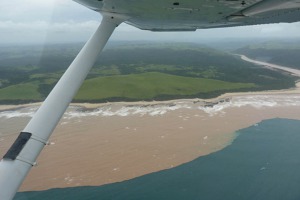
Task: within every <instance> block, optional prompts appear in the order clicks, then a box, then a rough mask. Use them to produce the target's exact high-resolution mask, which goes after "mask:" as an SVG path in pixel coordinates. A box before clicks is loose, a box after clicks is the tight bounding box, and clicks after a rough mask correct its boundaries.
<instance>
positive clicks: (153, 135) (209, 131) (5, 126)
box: [0, 83, 300, 191]
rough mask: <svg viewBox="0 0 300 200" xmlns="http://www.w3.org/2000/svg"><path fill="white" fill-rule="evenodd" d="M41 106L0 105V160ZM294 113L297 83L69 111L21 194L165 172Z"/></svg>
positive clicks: (298, 107)
mask: <svg viewBox="0 0 300 200" xmlns="http://www.w3.org/2000/svg"><path fill="white" fill-rule="evenodd" d="M39 105H40V103H33V104H24V105H0V114H1V113H2V114H3V115H2V117H1V115H0V153H1V155H0V156H2V155H3V154H4V153H5V152H6V150H7V149H8V148H9V146H10V145H11V144H12V142H13V141H14V139H15V137H16V136H17V135H18V134H17V133H19V132H20V131H21V130H22V128H23V127H24V125H25V124H26V123H27V121H28V120H29V119H30V116H31V115H32V114H33V113H34V112H35V110H36V109H37V107H38V106H39ZM299 113H300V83H297V87H296V88H293V89H288V90H277V91H262V92H239V93H226V94H223V95H221V96H219V97H217V98H213V99H205V100H204V99H178V100H170V101H152V102H144V101H140V102H117V103H101V104H89V103H72V104H71V106H70V107H69V109H68V111H67V112H66V114H65V115H64V117H63V119H62V120H61V121H60V123H59V125H58V126H57V128H56V130H55V131H54V134H53V136H51V139H50V144H51V145H49V146H47V147H46V148H45V149H44V150H43V152H42V154H41V155H40V157H39V159H38V163H39V165H38V167H34V168H33V170H32V171H31V172H30V174H29V176H28V177H27V179H26V180H25V182H24V184H23V185H22V187H21V191H36V190H46V189H51V188H64V187H75V186H98V185H104V184H109V183H114V182H120V181H123V180H128V179H132V178H135V177H138V176H142V175H145V174H148V173H151V172H156V171H160V170H164V169H169V168H172V167H175V166H178V165H181V164H183V163H187V162H190V161H192V160H194V159H196V158H198V157H199V156H203V155H207V154H210V153H212V152H216V151H219V150H221V149H223V148H224V147H226V146H227V145H229V144H230V143H231V142H232V141H233V140H234V138H235V137H236V134H235V132H236V131H238V130H240V129H244V128H246V127H249V126H251V125H254V124H256V123H259V122H260V121H262V120H265V119H271V118H288V119H297V120H300V116H299ZM10 114H12V115H10ZM8 116H9V117H8ZM45 171H47V173H45Z"/></svg>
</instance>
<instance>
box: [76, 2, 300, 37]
mask: <svg viewBox="0 0 300 200" xmlns="http://www.w3.org/2000/svg"><path fill="white" fill-rule="evenodd" d="M74 1H76V2H78V3H80V4H82V5H84V6H86V7H88V8H90V9H92V10H95V11H97V12H100V13H118V14H122V15H126V16H127V17H128V20H126V23H127V24H130V25H133V26H135V27H137V28H140V29H143V30H151V31H190V30H196V29H206V28H218V27H232V26H244V25H255V24H268V23H279V22H287V23H290V22H297V21H300V0H151V1H150V0H74Z"/></svg>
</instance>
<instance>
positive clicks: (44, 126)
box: [0, 0, 300, 200]
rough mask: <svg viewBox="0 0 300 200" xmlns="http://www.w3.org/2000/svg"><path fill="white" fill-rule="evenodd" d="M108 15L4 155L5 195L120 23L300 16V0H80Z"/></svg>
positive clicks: (243, 21) (195, 23)
mask: <svg viewBox="0 0 300 200" xmlns="http://www.w3.org/2000/svg"><path fill="white" fill-rule="evenodd" d="M75 1H76V2H78V3H80V4H83V5H84V6H86V7H88V8H90V9H92V10H95V11H97V12H100V13H101V14H102V15H103V19H102V22H101V25H100V26H99V28H98V29H97V31H96V32H95V34H94V35H93V36H92V37H91V38H90V40H89V41H88V42H87V43H86V44H85V46H84V47H83V48H82V50H81V51H80V53H79V54H78V55H77V57H76V58H75V60H74V61H73V62H72V64H71V65H70V66H69V68H68V70H67V71H66V72H65V73H64V75H63V76H62V78H61V79H60V80H59V82H58V83H57V84H56V86H55V87H54V88H53V90H52V91H51V93H50V94H49V95H48V97H47V98H46V100H45V101H44V102H43V104H42V106H41V107H40V108H39V110H38V111H37V112H36V113H35V115H34V116H33V118H32V119H31V120H30V122H29V123H28V124H27V126H26V127H25V128H24V130H23V131H22V132H21V133H20V135H19V137H18V138H17V140H16V141H15V143H14V144H13V145H12V146H11V148H10V149H9V150H8V151H7V153H6V154H5V155H4V157H3V159H2V160H1V161H0V199H1V200H11V199H13V197H14V195H15V193H16V192H17V190H18V188H19V187H20V185H21V184H22V182H23V180H24V179H25V177H26V176H27V174H28V172H29V170H30V169H31V168H32V167H33V166H35V165H36V159H37V157H38V155H39V154H40V152H41V151H42V149H43V148H44V146H45V145H46V144H48V142H47V141H48V139H49V137H50V136H51V134H52V132H53V130H54V128H55V127H56V125H57V123H58V122H59V120H60V118H61V117H62V115H63V113H64V112H65V110H66V109H67V107H68V105H69V103H70V102H71V101H72V99H73V97H74V95H75V94H76V92H77V91H78V89H79V87H80V86H81V84H82V83H83V81H84V79H85V77H86V75H87V74H88V72H89V70H90V69H91V67H92V66H93V64H94V62H95V60H96V58H97V56H98V54H99V53H100V52H101V51H102V49H103V48H104V46H105V44H106V42H107V40H108V39H109V37H110V36H111V34H112V33H113V32H114V30H115V28H116V27H117V26H118V25H119V24H120V23H122V22H125V23H127V24H131V25H133V26H135V27H138V28H140V29H145V30H152V31H191V30H196V29H198V28H216V27H230V26H243V25H253V24H266V23H277V22H295V21H300V12H299V8H300V0H173V1H171V0H151V1H150V0H75Z"/></svg>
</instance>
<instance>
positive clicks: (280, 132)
mask: <svg viewBox="0 0 300 200" xmlns="http://www.w3.org/2000/svg"><path fill="white" fill-rule="evenodd" d="M237 134H238V136H237V138H236V139H235V140H234V141H233V143H232V144H231V145H229V146H228V147H226V148H224V149H223V150H221V151H218V152H216V153H212V154H210V155H207V156H203V157H200V158H198V159H196V160H194V161H191V162H189V163H186V164H183V165H180V166H178V167H175V168H172V169H168V170H163V171H160V172H156V173H152V174H148V175H145V176H142V177H138V178H135V179H132V180H128V181H123V182H120V183H114V184H108V185H104V186H99V187H74V188H64V189H51V190H47V191H40V192H23V193H18V194H17V195H16V197H15V198H14V200H49V199H53V200H54V199H55V200H79V199H80V200H98V199H99V200H150V199H151V200H154V199H155V200H174V199H176V200H177V199H178V200H179V199H180V200H183V199H185V200H221V199H222V200H244V199H245V200H246V199H247V200H250V199H251V200H260V199H261V200H277V199H278V200H298V199H300V121H298V120H288V119H272V120H266V121H263V122H261V123H259V124H257V125H254V126H251V127H249V128H247V129H243V130H241V131H238V132H237ZM75 164H76V163H75ZM133 164H134V163H133ZM58 167H59V166H58Z"/></svg>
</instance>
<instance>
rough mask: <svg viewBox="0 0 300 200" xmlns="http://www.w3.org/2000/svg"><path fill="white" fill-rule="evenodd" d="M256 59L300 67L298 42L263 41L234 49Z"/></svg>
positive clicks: (299, 45) (299, 44)
mask: <svg viewBox="0 0 300 200" xmlns="http://www.w3.org/2000/svg"><path fill="white" fill-rule="evenodd" d="M235 52H236V53H238V54H244V55H246V56H248V57H250V58H253V59H256V60H262V61H266V62H270V63H274V64H279V65H283V66H287V67H292V68H296V69H300V42H299V41H296V42H295V41H294V42H287V41H286V42H265V43H261V44H255V45H249V46H246V47H243V48H240V49H238V50H236V51H235Z"/></svg>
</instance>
